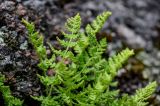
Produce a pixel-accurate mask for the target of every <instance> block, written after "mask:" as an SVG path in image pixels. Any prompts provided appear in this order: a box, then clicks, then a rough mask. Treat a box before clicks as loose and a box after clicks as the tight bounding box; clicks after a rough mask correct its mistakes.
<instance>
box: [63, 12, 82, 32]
mask: <svg viewBox="0 0 160 106" xmlns="http://www.w3.org/2000/svg"><path fill="white" fill-rule="evenodd" d="M80 26H81V17H80V15H79V14H77V15H76V16H74V17H71V18H69V19H67V22H66V23H65V27H66V29H67V30H68V31H69V32H71V33H72V34H76V33H78V32H79V30H80Z"/></svg>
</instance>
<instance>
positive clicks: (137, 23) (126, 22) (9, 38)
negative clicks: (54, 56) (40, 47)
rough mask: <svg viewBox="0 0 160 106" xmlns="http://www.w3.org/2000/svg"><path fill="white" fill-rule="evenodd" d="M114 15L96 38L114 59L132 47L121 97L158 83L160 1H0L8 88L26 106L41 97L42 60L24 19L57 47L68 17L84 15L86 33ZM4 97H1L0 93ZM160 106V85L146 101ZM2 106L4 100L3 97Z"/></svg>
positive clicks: (0, 43) (1, 69)
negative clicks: (102, 15) (104, 43)
mask: <svg viewBox="0 0 160 106" xmlns="http://www.w3.org/2000/svg"><path fill="white" fill-rule="evenodd" d="M105 10H110V11H112V13H113V15H112V16H111V17H110V18H109V20H108V21H107V23H106V24H105V26H104V28H103V29H102V31H101V32H100V33H99V34H98V35H97V36H98V37H97V38H99V37H107V39H108V41H109V45H108V50H107V51H106V53H107V54H108V55H109V56H111V55H113V54H115V53H116V52H118V51H120V50H122V49H124V48H126V47H129V48H132V49H134V50H135V52H136V54H135V56H133V57H132V58H131V59H130V60H129V61H128V63H127V65H126V66H124V68H123V69H121V70H120V71H119V73H118V76H117V77H116V80H117V81H118V82H119V84H118V88H119V89H120V91H121V94H123V93H128V94H134V92H135V90H136V89H138V88H141V87H144V86H146V85H147V84H148V82H149V81H153V80H157V82H158V84H160V77H159V75H160V12H159V11H160V1H158V0H0V73H2V74H4V75H5V76H6V81H5V84H6V85H9V86H10V87H11V90H12V93H13V95H14V96H16V97H18V98H21V99H23V100H25V101H24V105H25V106H29V105H30V106H36V105H35V104H37V106H38V102H36V101H33V100H32V99H31V98H30V95H34V96H36V95H41V93H42V91H43V86H42V85H41V84H40V82H39V80H38V78H37V75H36V74H37V73H39V71H40V70H39V69H38V67H37V63H38V59H37V58H36V55H35V52H34V50H33V48H32V46H31V45H30V44H29V42H28V36H27V31H26V29H25V27H24V25H23V24H22V23H21V20H22V18H24V19H27V20H28V21H30V22H34V23H35V25H36V29H37V30H39V31H40V32H41V33H42V34H43V35H44V36H45V40H46V41H50V42H51V43H53V44H56V41H55V38H56V36H61V34H60V32H61V30H63V29H64V23H65V21H66V19H67V18H69V17H70V16H73V15H75V14H76V13H80V15H81V17H82V23H83V25H82V28H84V26H85V25H86V24H87V23H89V22H91V21H92V20H93V19H94V18H95V17H96V16H97V15H98V14H99V13H102V12H103V11H105ZM0 95H1V94H0ZM148 101H149V102H150V106H159V105H160V86H159V87H158V88H157V90H156V92H155V94H154V95H153V96H152V97H151V98H150V99H149V100H148ZM0 105H1V106H3V105H4V104H3V99H2V96H0Z"/></svg>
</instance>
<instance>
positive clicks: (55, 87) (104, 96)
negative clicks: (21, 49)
mask: <svg viewBox="0 0 160 106" xmlns="http://www.w3.org/2000/svg"><path fill="white" fill-rule="evenodd" d="M110 15H111V12H108V11H107V12H104V13H102V14H100V15H98V16H97V18H96V19H95V20H94V21H93V22H92V23H91V24H88V25H87V26H86V28H85V31H84V32H80V26H81V17H80V15H79V14H77V15H76V16H74V17H71V18H69V19H68V20H67V22H66V23H65V28H66V31H65V32H62V34H63V35H64V39H63V40H61V39H59V38H57V40H58V41H59V43H60V45H61V46H63V48H64V49H61V50H56V49H55V48H54V47H53V46H52V45H51V44H50V43H48V44H49V46H50V49H51V50H52V52H53V53H52V56H50V58H49V56H47V53H46V47H45V46H44V44H43V42H44V40H43V36H42V35H40V34H39V32H37V31H36V30H35V26H34V24H33V23H29V22H27V21H26V20H22V21H23V23H24V24H25V26H26V28H27V29H28V34H29V41H30V43H31V44H32V45H33V46H34V48H35V50H36V53H37V55H38V57H39V64H38V66H39V68H40V69H41V70H42V71H43V74H42V75H38V77H39V78H40V81H41V83H42V84H43V85H44V86H45V92H44V95H42V96H39V97H33V98H34V99H35V100H38V101H40V102H41V106H146V105H147V103H146V102H145V101H146V99H147V98H148V97H149V96H150V95H151V94H152V93H153V92H154V90H155V87H156V82H153V83H150V84H149V85H148V86H146V87H145V88H143V89H139V90H137V92H136V94H135V95H133V96H128V95H124V96H123V97H122V98H118V97H117V96H118V90H112V89H111V87H112V86H115V85H116V82H114V81H113V78H114V77H115V76H116V74H117V71H118V69H120V68H121V66H122V64H123V63H125V61H126V60H127V59H128V58H129V57H130V56H132V55H133V54H134V53H133V50H129V49H128V48H127V49H125V50H123V51H122V52H120V53H118V54H117V55H114V56H113V57H110V58H109V59H105V58H103V57H102V54H103V53H104V51H105V50H106V46H107V42H106V39H102V40H100V41H97V39H96V33H97V32H98V31H99V30H100V29H101V28H102V26H103V25H104V23H105V21H106V20H107V19H108V17H109V16H110ZM57 58H60V59H59V60H57ZM48 73H50V74H48Z"/></svg>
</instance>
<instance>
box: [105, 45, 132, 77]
mask: <svg viewBox="0 0 160 106" xmlns="http://www.w3.org/2000/svg"><path fill="white" fill-rule="evenodd" d="M133 54H134V52H133V50H129V49H128V48H127V49H125V50H123V51H122V52H120V53H118V55H114V56H113V57H110V58H109V59H108V64H107V65H106V68H107V69H106V70H107V71H108V72H109V73H110V74H111V75H113V76H115V75H116V72H117V70H118V69H120V68H121V67H122V64H123V63H124V62H126V60H127V59H128V58H129V57H130V56H132V55H133Z"/></svg>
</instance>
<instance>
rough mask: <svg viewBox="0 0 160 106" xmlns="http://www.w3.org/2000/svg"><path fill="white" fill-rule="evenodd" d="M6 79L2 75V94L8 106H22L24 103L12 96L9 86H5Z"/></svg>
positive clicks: (0, 89) (0, 83) (0, 88)
mask: <svg viewBox="0 0 160 106" xmlns="http://www.w3.org/2000/svg"><path fill="white" fill-rule="evenodd" d="M4 80H5V77H4V75H1V74H0V92H1V93H2V96H3V99H4V101H5V105H6V106H22V104H23V101H21V100H20V99H18V98H16V97H14V96H12V94H11V90H10V88H9V86H5V85H4Z"/></svg>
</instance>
